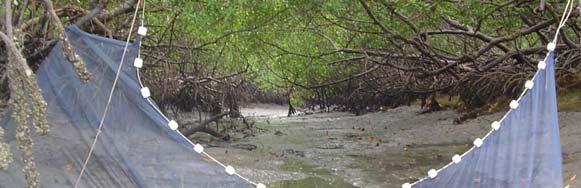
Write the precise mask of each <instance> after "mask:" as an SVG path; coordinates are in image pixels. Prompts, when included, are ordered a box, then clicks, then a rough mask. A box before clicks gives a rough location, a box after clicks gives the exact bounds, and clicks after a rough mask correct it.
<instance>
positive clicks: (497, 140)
mask: <svg viewBox="0 0 581 188" xmlns="http://www.w3.org/2000/svg"><path fill="white" fill-rule="evenodd" d="M546 64H547V65H546V68H545V69H544V70H539V71H538V72H537V73H536V75H535V76H534V78H533V81H534V85H533V88H532V89H531V90H527V91H526V93H524V95H523V96H522V97H521V98H520V101H519V106H518V108H516V109H512V110H510V111H509V112H508V113H507V114H506V116H505V118H504V120H503V121H502V122H501V125H502V126H501V127H500V129H498V130H496V131H493V132H491V133H490V134H489V136H488V137H487V138H486V139H484V142H483V144H482V146H481V147H475V148H473V150H472V151H471V152H469V153H467V154H466V155H465V156H463V157H462V160H461V161H460V162H459V163H457V164H455V163H450V166H448V167H447V168H443V169H442V170H441V171H439V172H438V174H437V176H436V177H435V178H430V177H427V178H425V179H423V180H421V181H420V182H417V183H416V184H415V185H413V187H414V188H422V187H446V188H456V187H458V188H465V187H483V188H484V187H493V188H496V187H498V188H507V187H535V188H537V187H538V188H549V187H552V188H562V187H563V175H562V172H563V169H562V168H563V167H562V159H561V144H560V141H559V126H558V119H557V118H558V116H557V101H556V91H555V90H556V89H555V75H554V74H555V73H554V72H555V70H554V54H553V53H550V54H549V55H548V56H547V58H546Z"/></svg>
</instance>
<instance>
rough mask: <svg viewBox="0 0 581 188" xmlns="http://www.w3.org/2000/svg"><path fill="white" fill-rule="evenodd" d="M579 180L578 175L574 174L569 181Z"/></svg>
mask: <svg viewBox="0 0 581 188" xmlns="http://www.w3.org/2000/svg"><path fill="white" fill-rule="evenodd" d="M576 178H577V174H574V175H573V176H571V178H569V181H574V180H575V179H576Z"/></svg>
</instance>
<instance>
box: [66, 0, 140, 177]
mask: <svg viewBox="0 0 581 188" xmlns="http://www.w3.org/2000/svg"><path fill="white" fill-rule="evenodd" d="M140 2H141V0H138V1H137V5H138V6H139V4H140ZM138 10H139V9H138V8H136V9H135V11H134V13H133V18H132V20H131V25H130V29H129V34H128V35H127V40H126V42H125V48H124V49H123V54H122V55H121V61H120V62H119V67H118V68H117V73H116V74H115V80H114V81H113V85H112V86H111V92H109V98H108V99H107V104H106V105H105V109H104V110H103V114H102V115H101V120H100V121H99V128H97V133H96V135H95V139H93V144H91V148H90V149H89V153H88V154H87V158H86V159H85V162H84V163H83V167H82V168H81V172H80V173H79V176H78V177H77V180H76V181H75V188H77V187H78V186H79V183H80V181H81V178H82V177H83V174H84V172H85V169H86V168H87V164H88V163H89V160H90V159H91V155H92V154H93V151H94V150H95V145H96V144H97V140H98V139H99V135H101V130H102V129H103V123H104V122H105V117H106V115H107V111H108V110H109V105H110V104H111V100H112V98H113V92H115V86H117V81H118V80H119V75H120V73H121V68H122V67H123V62H124V61H125V55H126V54H127V48H128V47H129V40H130V39H131V34H132V33H133V26H134V24H135V19H136V18H137V12H138Z"/></svg>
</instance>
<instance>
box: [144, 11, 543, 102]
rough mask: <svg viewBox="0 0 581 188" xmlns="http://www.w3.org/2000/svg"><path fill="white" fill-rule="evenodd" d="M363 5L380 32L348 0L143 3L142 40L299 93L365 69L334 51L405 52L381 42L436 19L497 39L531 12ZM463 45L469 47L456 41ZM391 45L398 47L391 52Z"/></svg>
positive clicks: (455, 39)
mask: <svg viewBox="0 0 581 188" xmlns="http://www.w3.org/2000/svg"><path fill="white" fill-rule="evenodd" d="M364 2H366V4H367V5H368V7H369V11H371V12H372V13H373V14H374V15H375V16H376V17H377V19H378V21H379V22H380V24H381V25H383V26H384V27H385V28H386V29H387V30H388V33H385V31H384V30H383V29H382V28H381V27H378V25H377V24H375V23H374V20H373V19H371V18H370V16H369V15H368V14H367V13H366V11H365V10H364V9H363V6H362V4H361V3H360V2H358V1H351V0H337V1H325V0H296V1H288V0H240V1H186V0H182V1H167V0H157V1H153V2H152V1H148V2H147V3H148V4H149V5H152V6H148V8H150V10H149V11H148V12H147V15H146V18H147V23H148V25H151V26H153V27H150V28H152V32H153V33H154V38H153V39H150V40H149V41H147V42H148V43H150V44H155V43H168V42H169V43H172V44H180V45H186V46H189V47H191V48H194V49H192V51H193V52H194V53H196V54H197V55H196V56H195V58H196V60H195V61H198V62H196V63H201V64H213V65H218V68H219V69H218V70H217V71H218V72H220V73H222V74H227V73H229V72H233V71H235V70H241V69H244V68H246V67H248V68H249V71H250V72H249V73H248V74H246V77H247V78H248V79H251V80H254V81H255V82H257V83H258V84H259V85H260V86H261V87H262V88H263V89H281V90H293V91H294V92H299V93H304V92H307V91H306V90H305V89H302V88H301V87H298V86H309V85H316V84H320V83H326V82H329V81H333V80H336V79H338V78H344V77H347V76H348V75H353V74H356V73H359V72H362V71H364V70H365V69H366V68H369V66H368V64H366V63H365V62H358V63H355V64H350V65H349V66H347V65H343V66H341V65H338V64H337V63H335V64H332V62H335V61H338V60H342V59H346V58H353V57H357V56H361V55H362V54H360V53H352V52H343V51H341V50H339V49H338V48H350V49H378V50H383V51H400V52H401V53H407V52H412V51H414V49H413V48H412V47H411V46H409V45H407V44H402V42H401V41H393V40H389V39H391V38H392V37H391V36H394V35H395V36H401V37H403V38H414V37H417V36H418V34H419V33H417V32H426V31H438V30H441V29H442V26H444V25H446V23H445V22H444V18H450V19H452V20H456V21H457V22H459V23H461V24H462V25H465V26H468V27H470V28H472V29H474V30H475V31H478V32H482V33H486V34H488V35H490V36H492V37H495V36H503V35H507V34H512V33H515V32H516V31H518V30H520V29H522V28H523V27H522V25H524V23H523V21H522V20H521V18H520V17H519V16H521V15H525V14H530V13H531V12H532V8H531V6H529V5H528V4H524V5H522V6H521V5H519V6H502V3H487V2H482V1H478V0H470V1H439V0H436V1H419V0H410V1H395V0H386V1H364ZM153 5H155V6H153ZM151 7H155V8H151ZM151 9H163V10H171V11H153V10H151ZM499 10H502V11H499ZM398 15H401V16H403V17H405V18H406V19H408V20H409V23H411V24H413V26H410V25H409V24H408V23H406V22H405V21H403V20H402V19H401V18H400V17H398ZM414 27H415V28H417V30H414ZM169 31H171V32H169ZM168 33H173V34H168ZM465 40H469V41H470V42H464V43H463V42H459V41H465ZM426 42H427V43H428V44H429V45H431V46H432V47H433V48H435V49H438V50H440V51H443V52H446V53H449V54H453V55H456V56H462V55H463V54H466V52H470V51H476V50H477V49H478V48H480V47H481V46H482V45H483V44H484V42H482V41H479V40H473V39H469V38H464V37H463V36H452V37H451V36H449V35H433V36H432V35H431V36H430V37H429V38H427V39H426ZM539 43H540V41H539V38H538V37H537V36H534V35H529V36H526V37H522V38H521V39H519V40H518V42H515V43H512V44H506V45H507V46H509V47H510V48H526V47H531V46H537V45H539ZM393 44H399V45H401V46H402V47H401V49H395V48H394V47H393V46H394V45H393ZM172 61H177V59H174V60H172ZM191 61H194V60H191Z"/></svg>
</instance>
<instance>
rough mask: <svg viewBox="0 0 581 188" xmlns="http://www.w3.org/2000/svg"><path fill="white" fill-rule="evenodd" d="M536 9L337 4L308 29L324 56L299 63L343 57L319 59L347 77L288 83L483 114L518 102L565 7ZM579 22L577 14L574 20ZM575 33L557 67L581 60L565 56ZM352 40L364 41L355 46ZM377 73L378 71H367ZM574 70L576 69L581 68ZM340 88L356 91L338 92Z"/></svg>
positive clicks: (575, 42)
mask: <svg viewBox="0 0 581 188" xmlns="http://www.w3.org/2000/svg"><path fill="white" fill-rule="evenodd" d="M538 6H539V4H538V3H535V2H534V1H507V2H505V3H502V4H494V3H486V2H464V1H454V2H447V1H438V2H413V3H412V2H388V1H364V0H360V1H359V2H358V5H357V6H354V4H349V5H345V6H341V5H339V7H340V8H339V7H334V8H335V9H333V10H331V11H321V12H320V13H319V15H320V20H323V21H322V23H320V24H319V26H318V27H307V29H308V30H311V31H312V32H314V33H317V35H320V36H324V37H323V38H322V39H321V41H328V47H327V48H326V49H328V51H327V52H323V53H320V54H319V55H317V54H305V55H301V56H303V57H307V58H305V59H311V61H312V59H316V58H313V57H322V56H328V55H330V54H341V55H338V56H340V57H339V58H336V59H334V60H333V59H331V60H329V59H325V58H319V60H320V61H327V62H329V64H328V65H327V66H328V67H329V69H331V70H334V69H333V68H332V67H343V68H347V69H344V70H348V71H340V73H338V74H336V76H333V77H332V78H331V79H323V80H320V79H318V80H312V81H310V82H307V83H295V82H291V83H293V84H295V85H299V86H302V87H303V88H321V87H329V89H330V90H337V91H336V92H331V93H334V94H331V95H343V97H352V96H355V95H359V94H362V95H368V96H369V97H371V98H373V97H374V96H377V95H378V94H380V93H382V94H383V95H398V93H399V94H407V95H411V97H412V98H413V97H420V98H422V97H423V96H424V95H432V94H435V93H446V94H450V95H459V96H460V99H461V100H463V101H464V102H465V103H466V105H467V106H469V107H472V108H474V107H481V106H482V105H484V104H486V103H488V102H490V101H492V100H494V99H495V98H496V97H499V96H502V95H507V96H512V95H516V94H517V92H518V91H519V89H518V88H519V87H520V85H522V83H524V79H525V78H527V77H528V74H530V73H532V72H534V70H535V69H536V63H537V61H539V58H542V57H543V55H544V54H545V53H546V50H545V48H546V47H545V46H546V45H547V42H548V40H547V38H550V37H552V36H547V35H549V34H548V33H551V32H553V31H554V30H555V29H556V27H557V24H558V21H557V20H558V18H559V17H560V16H561V15H557V13H559V12H562V11H560V9H563V7H564V4H556V3H555V4H544V11H540V10H539V9H538ZM578 16H579V13H577V12H575V13H573V15H572V16H571V17H572V19H577V17H578ZM328 25H331V26H328ZM321 28H325V29H328V28H331V29H332V30H335V31H336V30H341V31H345V32H344V33H345V34H343V35H338V36H337V35H335V36H337V37H328V36H330V35H333V33H331V32H329V30H330V29H328V30H325V29H321ZM578 30H579V27H578V25H576V23H575V22H571V23H569V25H567V26H566V27H565V28H563V30H562V35H561V37H560V40H562V41H563V42H559V43H561V44H563V45H559V46H558V47H557V49H558V50H557V51H558V52H560V53H563V54H565V55H563V56H559V61H568V59H576V58H578V55H577V54H574V53H567V52H568V51H571V50H577V48H579V46H580V45H581V44H579V40H580V35H579V31H578ZM344 38H349V40H347V41H346V40H345V39H344ZM351 38H358V39H359V40H362V41H366V42H365V43H357V41H353V40H351ZM271 43H272V42H271ZM277 48H280V45H279V46H277ZM274 50H277V49H276V48H275V49H274ZM279 51H283V52H284V51H290V49H280V50H279ZM290 55H294V56H297V55H296V54H290ZM374 66H379V68H378V69H377V70H375V69H372V70H375V71H368V70H369V69H370V67H374ZM558 66H560V65H558ZM574 66H575V67H576V68H578V66H579V64H578V63H576V64H575V65H574ZM569 67H570V65H569ZM286 80H287V81H290V80H292V79H291V78H287V79H286ZM344 87H347V88H349V87H355V88H356V89H351V92H350V93H349V92H347V93H343V92H344V91H345V90H346V89H345V88H344ZM333 88H334V89H333ZM340 88H343V89H340ZM347 90H349V89H347ZM338 93H340V94H338ZM357 93H359V94H357ZM365 93H367V94H365ZM424 97H425V96H424Z"/></svg>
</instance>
